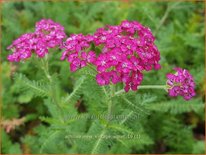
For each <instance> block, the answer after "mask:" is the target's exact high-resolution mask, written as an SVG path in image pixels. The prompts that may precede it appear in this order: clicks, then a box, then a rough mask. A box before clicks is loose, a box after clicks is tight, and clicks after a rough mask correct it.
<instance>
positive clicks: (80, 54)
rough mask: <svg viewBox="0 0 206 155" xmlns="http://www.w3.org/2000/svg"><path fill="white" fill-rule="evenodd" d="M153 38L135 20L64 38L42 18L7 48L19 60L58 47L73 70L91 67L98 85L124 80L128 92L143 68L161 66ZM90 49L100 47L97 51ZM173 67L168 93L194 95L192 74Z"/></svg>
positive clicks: (58, 28) (58, 27)
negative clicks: (33, 28)
mask: <svg viewBox="0 0 206 155" xmlns="http://www.w3.org/2000/svg"><path fill="white" fill-rule="evenodd" d="M154 41H155V37H154V36H153V34H152V32H151V30H150V29H149V28H147V27H144V26H143V25H141V24H140V23H138V22H137V21H127V20H125V21H123V22H121V24H120V25H116V26H112V25H107V26H105V27H104V28H99V29H97V30H96V32H95V33H94V34H92V35H91V34H88V35H83V34H72V35H70V37H69V38H67V39H66V34H65V32H64V27H63V26H61V25H60V24H58V23H56V22H54V21H52V20H50V19H42V20H41V21H39V22H37V23H36V27H35V32H33V33H26V34H23V35H22V36H20V37H19V38H18V39H16V40H15V41H13V43H12V45H10V46H9V47H8V49H9V50H12V51H13V53H12V54H10V55H9V56H8V60H9V61H11V62H18V61H22V60H25V59H28V58H30V57H31V56H32V53H35V54H36V55H37V56H38V57H40V58H41V57H44V56H45V55H46V54H47V53H48V51H49V49H51V48H56V47H57V48H60V49H62V50H63V52H62V56H61V60H65V59H66V60H67V61H68V62H69V63H70V70H71V71H72V72H75V71H77V70H78V69H80V68H83V67H85V66H87V65H89V66H93V67H94V69H95V70H96V73H97V74H96V81H97V83H98V84H99V85H100V86H104V85H109V84H111V83H112V84H117V83H124V85H125V86H124V90H125V91H126V92H128V91H129V90H133V91H135V90H137V89H138V86H139V85H140V84H141V82H142V80H143V71H150V70H152V69H155V70H158V69H160V68H161V66H160V64H159V60H160V52H159V51H158V49H157V47H156V45H155V44H154ZM92 49H93V50H96V49H100V53H99V52H97V51H96V52H95V51H93V50H92ZM97 53H99V54H97ZM175 70H176V71H177V72H176V73H175V74H171V73H170V74H168V75H167V78H168V80H167V86H168V92H169V95H170V96H178V95H181V96H183V97H184V99H186V100H189V99H191V98H192V97H193V96H195V91H194V87H195V83H194V80H193V78H192V76H191V74H190V73H189V72H188V71H187V70H185V69H181V68H175Z"/></svg>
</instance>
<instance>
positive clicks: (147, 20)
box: [1, 0, 205, 153]
mask: <svg viewBox="0 0 206 155" xmlns="http://www.w3.org/2000/svg"><path fill="white" fill-rule="evenodd" d="M42 18H50V19H52V20H54V21H55V22H59V23H60V24H61V25H63V26H64V27H65V31H66V34H67V35H68V36H69V35H70V34H73V33H83V34H87V33H93V32H94V31H95V30H96V29H97V28H99V27H103V26H104V25H106V24H111V25H117V24H119V23H120V22H121V21H122V20H125V19H127V20H137V21H139V22H140V23H142V24H143V25H145V26H147V27H150V28H151V30H152V32H153V33H154V35H155V36H156V41H155V43H156V45H157V47H158V48H159V50H160V53H161V61H160V64H161V65H162V69H161V70H159V71H152V72H150V73H147V74H146V75H145V78H144V81H143V83H144V84H164V83H165V80H166V77H165V75H166V73H168V72H170V71H172V68H174V67H175V66H179V67H182V68H186V69H188V70H189V71H190V72H191V74H192V75H193V76H194V79H195V82H196V84H197V85H196V92H197V95H196V97H195V98H194V99H193V100H191V101H190V102H185V101H184V100H183V99H182V98H181V97H178V98H175V99H171V98H169V97H168V96H167V94H165V93H164V92H163V91H160V92H157V91H150V93H151V94H155V95H156V96H157V99H156V104H157V105H158V104H160V103H165V105H166V106H162V107H161V108H159V107H158V106H156V105H155V104H153V105H152V106H151V109H152V110H153V113H152V115H151V118H148V119H147V121H145V130H146V131H147V132H148V134H149V135H150V137H151V139H152V141H153V142H152V143H146V144H144V145H142V146H141V147H139V148H133V149H131V150H127V151H126V150H124V151H125V152H123V153H204V146H205V145H204V139H205V133H204V131H205V129H204V127H205V125H204V123H205V120H204V102H205V100H204V98H205V96H204V90H205V83H204V57H205V56H204V51H205V48H204V37H205V25H204V3H203V2H197V1H192V2H139V1H135V0H134V1H128V0H125V1H114V2H112V1H107V2H106V1H105V2H103V1H101V2H100V1H99V2H84V1H74V2H72V1H68V2H4V3H3V7H2V25H1V26H2V54H1V56H2V84H3V92H2V93H3V105H2V113H3V118H2V119H3V122H4V124H5V121H8V120H12V119H16V120H14V122H15V121H16V122H21V121H20V120H19V119H20V118H23V117H25V118H26V120H25V121H24V125H16V126H15V129H13V130H11V131H10V132H8V133H7V132H6V131H5V130H4V129H2V153H39V152H38V150H39V146H38V145H39V144H37V143H40V142H41V141H42V139H41V138H42V137H41V136H39V135H41V132H43V131H46V130H47V127H48V125H47V124H44V123H43V122H42V121H40V119H39V116H42V115H49V112H48V110H47V108H46V106H45V105H44V104H42V102H43V100H42V99H41V98H40V97H36V96H35V95H34V94H33V93H32V92H30V91H28V92H26V93H22V92H21V91H19V87H20V86H19V83H18V82H16V81H15V80H14V79H13V74H14V73H15V72H18V73H23V74H25V75H26V76H27V77H28V78H29V79H32V80H39V79H41V78H42V72H41V71H39V69H38V68H37V67H36V66H35V65H34V64H33V63H32V61H27V62H21V63H10V62H8V61H7V59H6V57H7V55H8V54H9V53H10V51H7V50H6V47H7V46H8V45H10V44H11V43H12V41H13V40H14V39H16V38H18V37H19V36H20V35H21V34H24V33H26V32H33V31H34V27H35V23H36V22H37V21H39V20H41V19H42ZM53 56H54V57H52V58H51V63H50V67H51V70H50V72H55V73H58V74H59V75H60V76H59V77H60V81H59V83H60V86H61V88H62V90H65V91H67V92H70V91H72V89H73V82H74V81H73V79H74V78H75V75H74V76H73V74H71V73H70V71H69V64H68V63H67V62H60V61H59V58H60V54H58V53H56V54H54V55H53ZM141 93H145V92H144V91H142V92H141ZM171 103H172V104H173V105H171ZM167 105H169V106H167ZM188 105H189V106H188ZM161 110H162V111H161ZM164 119H165V120H167V122H169V123H168V124H170V125H168V124H167V123H166V124H167V125H168V126H169V127H168V128H169V129H165V128H164V126H163V125H161V122H162V121H163V120H164ZM174 120H175V121H174ZM171 122H172V123H173V124H172V123H171ZM177 122H178V123H179V124H178V123H177ZM10 123H11V122H10ZM158 123H159V126H158ZM17 124H18V123H17ZM20 124H21V123H20ZM163 124H164V123H163ZM171 124H172V125H171ZM177 124H178V125H177ZM2 126H3V125H2ZM154 126H155V127H154ZM3 127H4V128H7V129H8V125H7V126H6V127H5V125H4V126H3ZM184 127H187V128H186V131H185V130H182V128H184ZM154 128H155V129H154ZM184 129H185V128H184ZM164 130H167V131H166V132H165V133H164ZM165 134H171V137H172V138H171V139H170V140H168V139H165V138H164V136H165ZM177 137H178V138H177ZM44 138H45V137H44ZM69 148H71V146H69ZM62 150H64V149H62ZM113 151H114V152H112V153H122V152H120V150H119V152H118V149H117V150H116V151H115V149H114V150H113ZM58 153H59V152H58ZM63 153H65V152H63ZM67 153H72V152H69V151H68V152H67Z"/></svg>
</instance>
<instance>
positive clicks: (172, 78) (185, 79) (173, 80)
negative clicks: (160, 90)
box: [167, 68, 195, 100]
mask: <svg viewBox="0 0 206 155" xmlns="http://www.w3.org/2000/svg"><path fill="white" fill-rule="evenodd" d="M174 70H175V71H176V73H175V74H171V73H169V74H167V79H168V80H167V85H168V87H169V88H168V92H169V95H170V96H174V97H176V96H178V95H180V96H183V98H184V99H185V100H190V99H191V98H192V97H194V96H195V82H194V80H193V77H192V75H191V74H190V73H189V72H188V71H187V70H186V69H182V68H174Z"/></svg>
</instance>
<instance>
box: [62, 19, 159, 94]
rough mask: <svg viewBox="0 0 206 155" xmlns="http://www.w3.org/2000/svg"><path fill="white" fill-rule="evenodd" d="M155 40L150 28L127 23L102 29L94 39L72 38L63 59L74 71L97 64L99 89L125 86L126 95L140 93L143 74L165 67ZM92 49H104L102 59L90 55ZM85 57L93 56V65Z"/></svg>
mask: <svg viewBox="0 0 206 155" xmlns="http://www.w3.org/2000/svg"><path fill="white" fill-rule="evenodd" d="M154 40H155V37H154V36H153V35H152V32H151V30H150V29H149V28H147V27H144V26H142V25H141V24H140V23H138V22H136V21H131V22H130V21H123V22H122V23H121V24H120V25H116V26H111V25H107V26H106V27H104V28H99V29H97V30H96V32H95V33H94V34H93V35H87V36H84V35H82V34H78V35H71V36H70V37H69V38H68V39H67V40H66V42H65V43H64V47H63V48H64V49H65V51H64V52H63V54H62V58H61V59H62V60H64V59H65V58H67V60H68V61H69V62H70V69H71V71H76V70H77V69H79V68H82V67H84V66H86V64H88V63H91V64H93V65H94V66H95V67H96V69H97V75H96V81H97V83H98V84H99V85H108V84H110V83H113V84H116V83H118V82H123V83H125V91H129V90H130V89H132V90H137V87H138V85H140V84H141V81H142V79H143V74H142V71H143V70H145V71H150V70H152V69H153V68H154V69H160V67H161V66H160V64H159V63H158V62H159V60H160V53H159V51H158V49H157V47H156V46H155V44H154ZM91 45H94V46H95V47H97V48H100V49H101V53H100V54H99V55H98V56H96V54H95V53H94V52H93V53H92V54H90V53H91V52H90V50H89V49H90V48H91V47H92V46H91ZM82 53H84V55H89V56H90V57H91V58H92V61H91V62H89V61H85V60H84V59H83V57H82ZM86 53H87V54H86ZM71 57H72V59H70V58H71Z"/></svg>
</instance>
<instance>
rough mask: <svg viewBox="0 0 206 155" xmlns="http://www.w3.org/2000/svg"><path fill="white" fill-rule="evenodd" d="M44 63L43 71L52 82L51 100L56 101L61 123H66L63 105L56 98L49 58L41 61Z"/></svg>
mask: <svg viewBox="0 0 206 155" xmlns="http://www.w3.org/2000/svg"><path fill="white" fill-rule="evenodd" d="M41 62H42V66H41V67H42V70H43V71H44V73H45V75H46V77H47V78H48V80H49V82H50V86H51V96H50V97H51V98H52V100H53V101H54V103H55V104H56V106H57V107H58V109H59V111H60V114H61V121H62V122H65V119H64V114H63V109H62V107H61V105H60V104H59V101H58V99H57V97H56V91H55V90H56V88H55V87H54V85H53V80H52V78H51V75H50V74H49V63H48V57H45V59H41Z"/></svg>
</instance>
